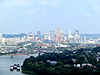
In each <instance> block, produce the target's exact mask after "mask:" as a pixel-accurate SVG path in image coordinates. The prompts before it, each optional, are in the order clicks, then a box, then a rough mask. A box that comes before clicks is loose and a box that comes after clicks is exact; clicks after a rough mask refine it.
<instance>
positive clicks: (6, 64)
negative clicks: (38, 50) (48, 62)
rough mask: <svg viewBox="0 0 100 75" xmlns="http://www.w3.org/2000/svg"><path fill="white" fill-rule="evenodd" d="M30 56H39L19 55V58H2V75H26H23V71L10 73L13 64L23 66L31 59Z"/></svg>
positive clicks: (0, 63) (0, 64)
mask: <svg viewBox="0 0 100 75" xmlns="http://www.w3.org/2000/svg"><path fill="white" fill-rule="evenodd" d="M30 56H37V54H33V55H19V56H13V58H11V56H0V75H25V74H22V73H21V71H19V72H18V71H16V70H14V71H12V72H11V71H10V66H11V65H13V64H20V65H22V63H23V61H24V60H25V59H26V58H28V57H30Z"/></svg>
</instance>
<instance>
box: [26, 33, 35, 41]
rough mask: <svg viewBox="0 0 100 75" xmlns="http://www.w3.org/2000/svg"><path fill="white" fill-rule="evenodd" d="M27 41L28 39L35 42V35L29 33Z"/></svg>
mask: <svg viewBox="0 0 100 75" xmlns="http://www.w3.org/2000/svg"><path fill="white" fill-rule="evenodd" d="M27 39H28V41H34V34H33V33H29V34H28V37H27Z"/></svg>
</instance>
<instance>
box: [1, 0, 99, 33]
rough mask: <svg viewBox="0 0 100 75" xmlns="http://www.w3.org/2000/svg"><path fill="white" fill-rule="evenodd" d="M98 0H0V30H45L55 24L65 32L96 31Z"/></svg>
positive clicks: (7, 31)
mask: <svg viewBox="0 0 100 75" xmlns="http://www.w3.org/2000/svg"><path fill="white" fill-rule="evenodd" d="M99 19H100V1H99V0H95V1H94V0H66V1H65V0H1V1H0V32H1V33H21V32H22V33H28V32H34V33H35V32H36V31H38V30H40V31H42V32H48V30H55V29H56V28H57V27H61V29H62V30H63V31H64V32H65V33H67V32H68V31H69V30H71V31H72V30H73V29H78V30H79V31H80V33H82V34H83V33H85V34H92V33H93V34H95V33H96V34H100V30H99V27H100V21H99Z"/></svg>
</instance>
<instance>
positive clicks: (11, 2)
mask: <svg viewBox="0 0 100 75" xmlns="http://www.w3.org/2000/svg"><path fill="white" fill-rule="evenodd" d="M29 5H31V0H4V1H2V2H1V3H0V8H3V9H6V8H7V9H8V8H12V7H15V6H16V7H18V6H29Z"/></svg>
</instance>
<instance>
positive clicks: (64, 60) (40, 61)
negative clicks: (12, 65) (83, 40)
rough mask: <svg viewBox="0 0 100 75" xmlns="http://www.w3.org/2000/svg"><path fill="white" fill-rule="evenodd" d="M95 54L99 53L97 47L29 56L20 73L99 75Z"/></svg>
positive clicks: (99, 61)
mask: <svg viewBox="0 0 100 75" xmlns="http://www.w3.org/2000/svg"><path fill="white" fill-rule="evenodd" d="M97 52H99V49H98V47H96V48H93V49H79V50H76V51H67V50H66V51H64V52H63V53H44V54H43V55H40V56H38V57H36V58H35V57H33V56H31V57H29V58H26V59H25V61H24V62H23V65H22V72H23V73H27V74H29V75H100V60H98V61H97V56H98V54H97ZM48 61H49V62H48ZM52 62H53V63H52ZM54 62H56V63H54ZM78 64H80V67H78V66H77V65H78ZM83 64H86V65H84V66H83ZM88 64H91V65H88ZM75 65H76V66H75Z"/></svg>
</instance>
